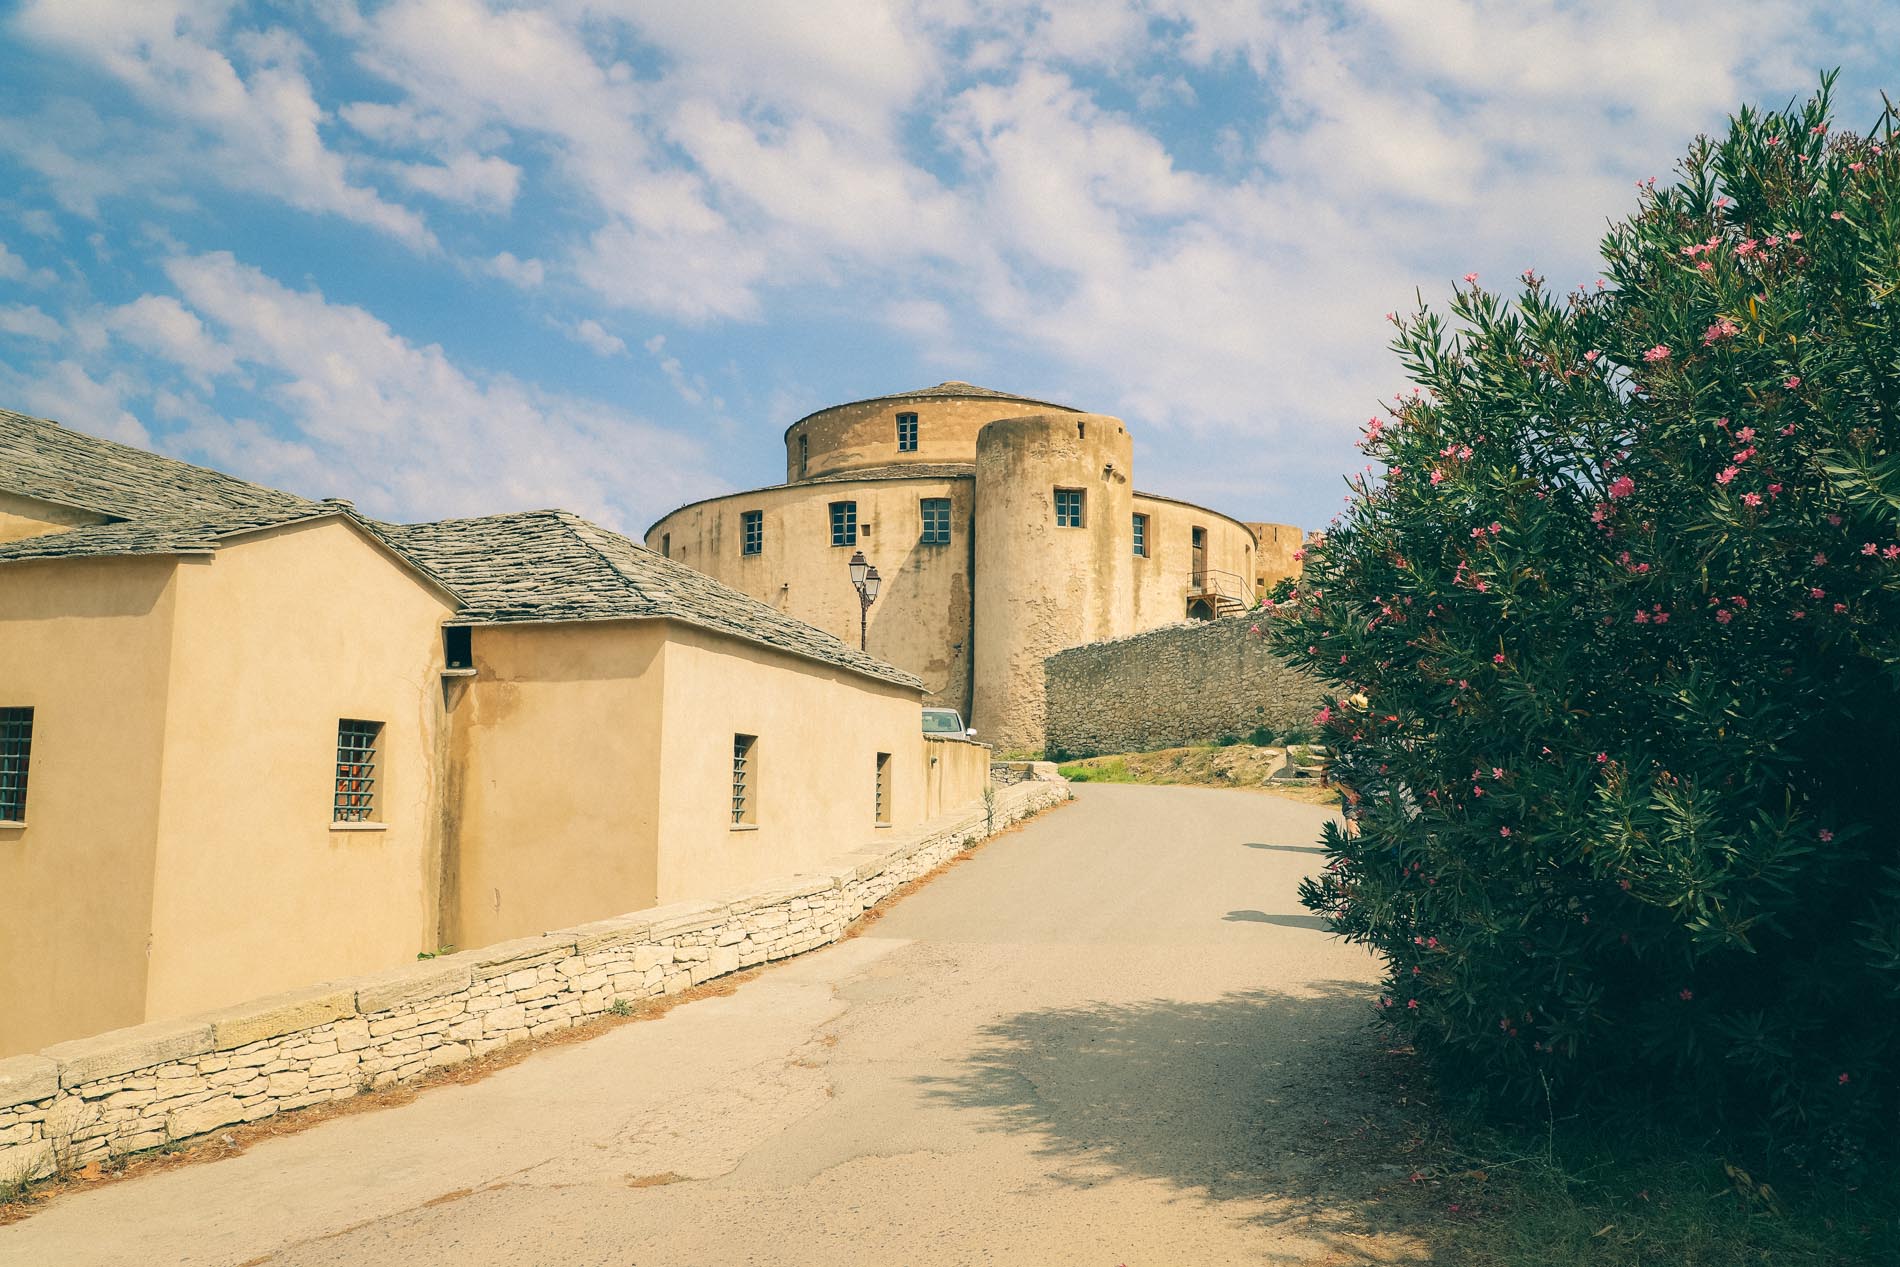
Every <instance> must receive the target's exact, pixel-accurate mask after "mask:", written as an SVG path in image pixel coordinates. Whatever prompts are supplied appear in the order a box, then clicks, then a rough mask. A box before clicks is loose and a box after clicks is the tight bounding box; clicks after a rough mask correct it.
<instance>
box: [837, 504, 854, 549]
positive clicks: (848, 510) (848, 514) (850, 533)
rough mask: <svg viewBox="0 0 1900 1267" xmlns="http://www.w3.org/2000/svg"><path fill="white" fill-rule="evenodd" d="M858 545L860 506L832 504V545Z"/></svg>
mask: <svg viewBox="0 0 1900 1267" xmlns="http://www.w3.org/2000/svg"><path fill="white" fill-rule="evenodd" d="M857 543H858V504H857V503H856V502H833V503H831V544H832V545H835V546H854V545H856V544H857Z"/></svg>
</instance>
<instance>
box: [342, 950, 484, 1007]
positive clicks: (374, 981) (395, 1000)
mask: <svg viewBox="0 0 1900 1267" xmlns="http://www.w3.org/2000/svg"><path fill="white" fill-rule="evenodd" d="M470 979H471V965H470V964H469V963H467V962H466V961H464V959H463V956H461V955H451V956H448V957H447V958H442V959H424V960H420V961H419V962H417V963H413V964H405V965H404V966H402V967H400V968H396V969H393V970H391V971H389V972H380V973H377V974H376V975H375V976H370V977H361V978H358V979H357V981H356V1010H357V1011H358V1012H359V1013H361V1014H362V1015H364V1016H369V1015H371V1014H372V1013H376V1012H388V1011H392V1010H394V1009H395V1008H399V1007H409V1006H411V1005H413V1004H416V1003H421V1002H423V1001H425V1000H428V999H439V998H442V997H444V996H445V995H450V994H459V993H461V992H462V991H463V990H466V989H468V987H469V981H470Z"/></svg>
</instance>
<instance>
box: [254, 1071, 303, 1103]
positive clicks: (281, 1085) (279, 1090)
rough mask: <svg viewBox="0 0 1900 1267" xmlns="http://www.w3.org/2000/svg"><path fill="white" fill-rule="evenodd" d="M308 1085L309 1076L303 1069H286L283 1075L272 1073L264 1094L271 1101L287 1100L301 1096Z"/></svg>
mask: <svg viewBox="0 0 1900 1267" xmlns="http://www.w3.org/2000/svg"><path fill="white" fill-rule="evenodd" d="M309 1085H310V1074H309V1072H308V1071H307V1070H303V1069H286V1070H285V1071H284V1072H283V1073H274V1074H272V1075H271V1076H270V1081H269V1082H268V1083H267V1084H266V1085H265V1087H264V1093H265V1094H266V1095H268V1096H270V1098H271V1099H273V1100H283V1099H288V1098H289V1097H291V1096H293V1095H301V1094H302V1093H303V1089H304V1088H305V1087H307V1086H309Z"/></svg>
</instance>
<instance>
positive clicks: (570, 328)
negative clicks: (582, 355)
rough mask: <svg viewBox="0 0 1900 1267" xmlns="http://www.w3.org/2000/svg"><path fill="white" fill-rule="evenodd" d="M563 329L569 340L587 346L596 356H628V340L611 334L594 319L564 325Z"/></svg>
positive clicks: (584, 318)
mask: <svg viewBox="0 0 1900 1267" xmlns="http://www.w3.org/2000/svg"><path fill="white" fill-rule="evenodd" d="M561 329H562V331H563V332H565V333H566V335H567V337H568V338H570V339H573V340H574V341H575V342H576V343H580V344H583V345H585V346H586V347H587V348H588V349H589V350H590V351H592V352H593V353H594V355H596V356H624V355H626V352H627V343H626V340H624V339H622V338H621V337H620V336H619V335H617V334H609V333H608V332H607V329H606V327H605V326H603V325H601V324H600V322H598V321H596V320H594V319H593V318H592V317H583V318H582V319H581V320H579V321H577V322H575V323H574V324H573V325H563V326H562V327H561Z"/></svg>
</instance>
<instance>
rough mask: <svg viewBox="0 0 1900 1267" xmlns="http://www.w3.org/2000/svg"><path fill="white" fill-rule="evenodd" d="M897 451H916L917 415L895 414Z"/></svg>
mask: <svg viewBox="0 0 1900 1267" xmlns="http://www.w3.org/2000/svg"><path fill="white" fill-rule="evenodd" d="M897 451H898V452H899V453H915V452H917V415H916V414H899V415H897Z"/></svg>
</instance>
